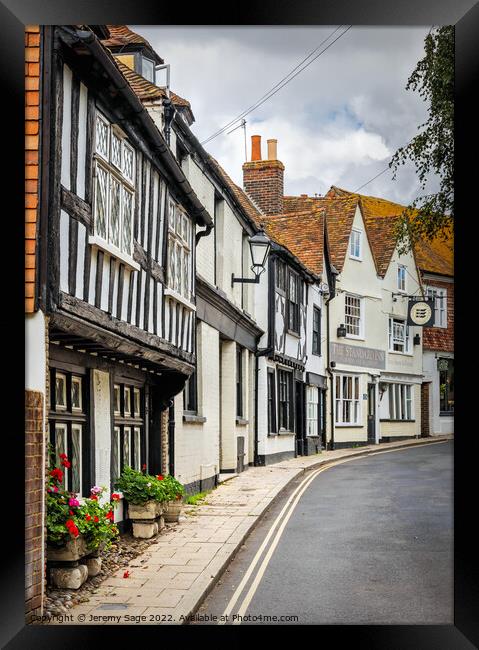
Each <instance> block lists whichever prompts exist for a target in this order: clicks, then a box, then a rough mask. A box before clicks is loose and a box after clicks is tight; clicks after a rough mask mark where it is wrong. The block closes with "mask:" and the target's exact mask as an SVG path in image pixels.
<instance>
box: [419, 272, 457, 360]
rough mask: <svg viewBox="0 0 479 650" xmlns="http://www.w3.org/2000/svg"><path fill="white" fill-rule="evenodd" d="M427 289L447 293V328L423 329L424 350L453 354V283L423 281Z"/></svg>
mask: <svg viewBox="0 0 479 650" xmlns="http://www.w3.org/2000/svg"><path fill="white" fill-rule="evenodd" d="M424 284H425V285H426V286H428V287H439V288H440V289H446V291H447V327H425V328H424V333H423V348H424V350H439V351H441V352H454V282H441V281H440V280H424Z"/></svg>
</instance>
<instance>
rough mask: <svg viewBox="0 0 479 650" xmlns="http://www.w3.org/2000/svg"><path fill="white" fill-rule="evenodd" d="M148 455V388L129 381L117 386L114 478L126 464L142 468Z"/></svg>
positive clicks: (113, 456)
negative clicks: (146, 433)
mask: <svg viewBox="0 0 479 650" xmlns="http://www.w3.org/2000/svg"><path fill="white" fill-rule="evenodd" d="M145 458H146V440H145V420H144V389H143V388H142V387H141V386H137V385H131V384H129V383H120V382H118V383H115V384H114V386H113V440H112V454H111V474H112V480H113V482H114V481H115V480H116V479H117V478H119V476H120V474H121V472H122V471H123V469H124V467H132V468H133V469H136V470H141V468H142V466H143V464H144V462H145Z"/></svg>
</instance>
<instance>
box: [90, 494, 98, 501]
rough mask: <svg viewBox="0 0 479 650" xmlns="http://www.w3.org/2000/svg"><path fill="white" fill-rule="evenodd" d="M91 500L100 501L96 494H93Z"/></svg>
mask: <svg viewBox="0 0 479 650" xmlns="http://www.w3.org/2000/svg"><path fill="white" fill-rule="evenodd" d="M90 499H91V500H92V501H98V497H97V495H96V494H92V495H91V497H90Z"/></svg>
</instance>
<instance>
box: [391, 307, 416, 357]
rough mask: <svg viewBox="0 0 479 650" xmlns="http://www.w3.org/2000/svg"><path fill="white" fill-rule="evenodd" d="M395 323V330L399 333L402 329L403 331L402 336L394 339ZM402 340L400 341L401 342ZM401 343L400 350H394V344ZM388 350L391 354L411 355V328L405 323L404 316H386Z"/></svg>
mask: <svg viewBox="0 0 479 650" xmlns="http://www.w3.org/2000/svg"><path fill="white" fill-rule="evenodd" d="M395 324H396V325H397V326H398V327H397V328H396V332H397V333H399V332H400V331H401V329H400V328H402V331H403V333H404V335H403V337H402V338H397V337H396V341H395V340H394V336H395V328H394V325H395ZM401 341H402V342H401ZM395 344H396V345H402V346H403V349H402V350H395V349H394V345H395ZM388 351H389V352H391V353H392V354H409V355H412V353H413V352H412V341H411V328H410V327H409V325H408V324H407V322H406V320H405V319H404V318H398V317H397V316H389V318H388Z"/></svg>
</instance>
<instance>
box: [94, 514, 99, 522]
mask: <svg viewBox="0 0 479 650" xmlns="http://www.w3.org/2000/svg"><path fill="white" fill-rule="evenodd" d="M93 521H94V522H95V524H97V523H98V522H99V521H100V520H99V519H98V517H97V516H96V515H95V516H94V517H93Z"/></svg>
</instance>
